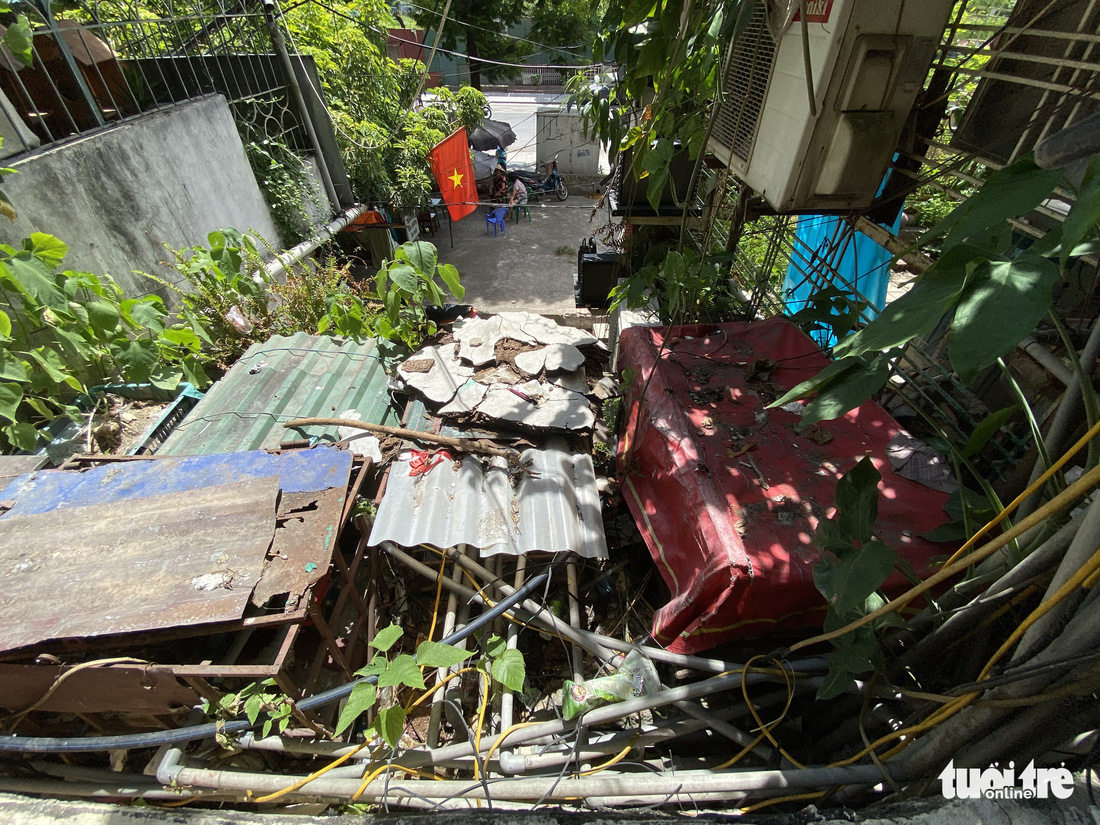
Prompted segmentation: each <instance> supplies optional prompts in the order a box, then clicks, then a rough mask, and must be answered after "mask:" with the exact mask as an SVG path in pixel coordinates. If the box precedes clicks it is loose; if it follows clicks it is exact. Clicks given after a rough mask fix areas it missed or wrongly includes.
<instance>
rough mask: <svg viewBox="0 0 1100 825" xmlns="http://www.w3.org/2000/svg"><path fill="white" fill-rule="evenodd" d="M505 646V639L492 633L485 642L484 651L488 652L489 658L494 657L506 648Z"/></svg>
mask: <svg viewBox="0 0 1100 825" xmlns="http://www.w3.org/2000/svg"><path fill="white" fill-rule="evenodd" d="M507 647H508V642H507V640H505V639H504V638H503V637H501V636H498V635H497V634H496V633H494V634H493V635H492V636H490V637H489V641H487V642H486V643H485V652H486V653H488V654H489V658H491V659H496V658H497V657H498V656H500V654H502V653H503V652H504V651H505V650H506V649H507Z"/></svg>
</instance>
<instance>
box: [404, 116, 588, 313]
mask: <svg viewBox="0 0 1100 825" xmlns="http://www.w3.org/2000/svg"><path fill="white" fill-rule="evenodd" d="M487 97H488V100H489V104H490V105H491V106H492V108H493V119H494V120H503V121H505V122H506V123H509V124H511V126H512V129H513V131H515V133H516V142H515V143H514V144H513V145H512V146H510V147H508V165H509V167H512V166H525V165H526V166H530V167H531V168H533V167H534V164H535V137H536V135H535V132H536V126H535V113H536V112H537V111H538V109H539V108H540V107H542V106H553V105H556V104H557V103H558V101H559V100H560V99H561V96H560V95H550V94H539V95H534V94H526V95H505V94H492V95H488V96H487ZM597 181H598V179H589V180H577V179H571V178H569V177H567V178H566V184H567V185H568V187H569V198H568V199H567V200H566V201H564V202H559V201H558V200H557V199H556V198H554V197H553V196H551V197H550V198H549V199H543V200H542V202H541V203H532V204H531V219H530V220H529V221H528V220H527V219H526V218H524V219H523V221H522V222H521V223H520V224H518V225H517V224H515V223H512V222H511V221H509V223H508V225H507V229H506V230H505V232H504V233H500V232H499V231H498V234H497V235H496V236H494V235H493V232H492V231H491V230H490V231H488V232H487V231H486V223H485V215H486V213H487V212H488V209H487V208H485V207H481V208H479V209H478V210H477V211H476V212H474V213H473V214H471V215H468V216H467V217H465V218H463V219H462V220H461V221H459V222H457V223H455V224H453V225H450V226H449V225H448V224H447V223H446V222H443V223H442V224H441V225H440V231H439V233H438V235H437V237H436V238H435V239H434V243H435V245H436V247H437V248H438V249H439V259H440V261H441V262H442V263H450V264H453V265H454V266H455V267H456V268H457V269H458V271H459V273H460V275H461V276H462V283H463V284H464V285H465V287H466V290H467V292H466V296H465V298H464V299H463V303H469V304H473V305H474V306H475V307H477V308H478V309H479V310H481V311H482V312H503V311H508V310H529V311H532V312H539V313H543V314H547V315H571V314H576V313H577V312H578V310H577V308H576V304H575V302H574V297H573V280H574V275H575V273H576V271H577V249H578V247H579V245H580V242H581V240H583V239H585V238H587V237H588V236H589V235H591V234H593V232H595V230H596V229H597V228H598V227H599V226H600V224H602V223H607V221H608V218H607V212H606V210H605V211H604V212H603V213H602V215H600V216H597V218H596V220H594V221H591V222H590V220H589V217H590V215H591V213H592V207H593V206H594V205H595V203H596V201H595V199H594V198H593V197H592V195H593V194H594V193H595V192H596V191H597V188H596V183H597ZM452 233H453V239H454V246H453V247H452V246H451V238H452ZM425 240H433V239H432V238H430V237H427V238H425ZM600 249H601V250H603V247H602V246H601V247H600ZM581 312H582V314H583V312H585V311H583V310H582V311H581Z"/></svg>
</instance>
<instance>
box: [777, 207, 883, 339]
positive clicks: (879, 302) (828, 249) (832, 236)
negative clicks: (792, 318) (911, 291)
mask: <svg viewBox="0 0 1100 825" xmlns="http://www.w3.org/2000/svg"><path fill="white" fill-rule="evenodd" d="M900 226H901V215H900V214H899V215H898V217H897V220H895V221H894V225H893V226H892V227H890V229H891V230H892V231H893V232H894V234H897V232H898V229H899V227H900ZM843 235H844V223H843V219H842V218H837V217H832V216H829V215H802V216H800V217H799V218H798V229H797V231H796V235H795V237H796V240H795V246H796V253H795V254H794V255H792V256H791V262H790V265H789V266H788V267H787V277H786V279H785V280H784V282H783V294H784V295H785V296H786V306H787V313H788V314H791V315H793V314H794V313H796V312H798V311H799V310H800V309H803V308H804V307H806V306H807V305H808V304H809V302H810V299H811V298H812V297H813V295H814V293H816V292H818V291H819V290H820V289H821V286H822V281H821V274H820V273H819V272H815V271H814V264H820V263H822V262H824V263H827V264H829V265H830V266H831V267H832V268H835V269H836V271H837V273H838V274H839V280H838V281H836V282H833V285H834V286H836V287H838V288H840V289H842V290H844V291H847V292H850V293H851V294H852V297H860V298H863V299H865V300H866V301H867V302H868V303H869V304H870V305H871V306H870V308H869V309H868V310H867V313H866V315H867V317H868V320H870V319H871V318H874V317H875V316H876V315H877V314H878V313H879V311H880V310H881V309H882V308H883V307H884V306H885V305H886V288H887V286H889V283H890V261H891V260H893V256H892V255H891V254H890V253H889V252H887V251H886V250H885V249H883V248H882V247H881V246H879V245H878V244H877V243H875V242H874V241H873V240H871V239H870V238H868V237H867V236H866V235H864V234H863V233H862V232H856V233H855V234H854V236H852V237H851V238H850V239H849V240H847V241H841V242H840V244H839V248H834V247H835V246H837V244H836V240H837V239H838V238H842V237H843Z"/></svg>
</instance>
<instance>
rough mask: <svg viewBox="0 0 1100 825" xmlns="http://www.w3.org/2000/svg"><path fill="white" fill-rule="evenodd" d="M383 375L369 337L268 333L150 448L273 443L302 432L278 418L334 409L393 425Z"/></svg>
mask: <svg viewBox="0 0 1100 825" xmlns="http://www.w3.org/2000/svg"><path fill="white" fill-rule="evenodd" d="M387 381H388V376H387V375H386V371H385V369H384V364H383V358H382V355H381V354H380V352H379V347H378V345H377V342H376V341H373V340H368V341H364V342H361V343H356V342H354V341H348V340H344V339H340V338H330V337H326V336H320V335H307V334H305V333H296V334H295V335H292V336H289V337H287V336H282V335H276V336H274V337H273V338H271V339H270V340H268V341H265V342H264V343H262V344H255V345H253V346H252V347H251V348H249V350H248V352H246V353H245V354H244V355H243V356H242V357H241V359H240V360H239V361H237V363H236V364H234V365H233V366H232V367H231V368H230V370H229V371H228V372H227V373H226V374H225V376H224V377H223V378H222V379H221V380H220V381H218V382H217V383H215V384H214V386H212V387H211V388H210V389H209V390H208V391H207V393H206V396H205V397H204V398H203V399H202V401H200V402H199V403H198V405H197V406H196V407H195V409H193V410H192V411H191V412H190V414H189V415H188V416H187V418H185V419H184V420H183V421H182V422H181V423H180V425H179V426H178V427H177V428H176V430H175V432H173V433H172V435H170V436H169V437H168V439H167V440H166V441H165V442H164V445H163V446H162V447H161V448H160V449H159V450H157V454H158V455H209V454H212V453H231V452H241V451H244V450H261V449H277V448H278V446H279V444H280V442H283V441H287V440H292V439H296V438H302V437H303V435H302V433H301V432H299V431H297V430H287V429H285V428H284V427H283V422H285V421H290V420H291V419H294V418H308V417H327V418H332V417H335V416H339V415H340V413H342V412H344V411H346V410H351V409H354V410H357V411H358V412H359V414H360V420H362V421H369V422H373V423H375V424H390V425H392V426H396V425H397V424H398V422H399V418H400V415H399V413H398V412H397V411H395V410H393V409H392V408H391V406H390V399H389V393H388V391H387ZM308 433H309V435H311V436H316V435H321V437H322V438H321V440H325V441H336V440H337V439H339V435H338V433H337V430H336V428H335V427H316V426H314V427H310V428H309V430H308Z"/></svg>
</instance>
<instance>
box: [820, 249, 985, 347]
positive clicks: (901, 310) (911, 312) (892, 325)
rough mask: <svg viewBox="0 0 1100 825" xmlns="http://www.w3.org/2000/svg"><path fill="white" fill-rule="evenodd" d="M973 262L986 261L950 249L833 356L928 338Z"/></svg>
mask: <svg viewBox="0 0 1100 825" xmlns="http://www.w3.org/2000/svg"><path fill="white" fill-rule="evenodd" d="M976 259H980V260H985V254H984V253H983V252H982V251H981V250H978V249H976V248H974V247H971V246H960V247H957V248H956V249H952V250H951V252H950V253H948V254H945V255H943V256H942V257H941V258H940V259H939V260H938V261H936V263H934V264H933V265H932V266H930V267H929V268H928V269H927V270H925V272H924V274H923V275H922V276H921V278H920V280H918V281H917V283H916V284H915V285H914V287H913V288H912V289H911V290H909V291H908V292H907V293H905V294H904V295H902V296H901V297H900V298H898V299H897V300H896V301H891V302H890V303H888V304H887V305H886V307H885V308H884V309H883V310H882V312H880V313H879V315H878V317H877V318H875V320H873V321H872V322H871V323H869V324H868V325H867V326H866V327H864V328H863V329H861V330H860V331H859V332H857V333H856V334H855V335H851V336H849V337H848V338H845V339H844V340H843V341H841V342H840V343H838V344H837V345H836V346H835V347H834V348H833V352H834V353H835V354H836V355H837V356H841V355H861V354H863V353H865V352H882V351H884V350H888V349H893V348H894V347H897V346H900V345H902V344H905V343H907V342H908V341H909V340H910V339H912V338H915V337H918V336H922V335H927V334H928V333H929V332H931V331H932V330H933V329H934V328H935V326H936V324H938V323H939V321H940V319H941V318H942V317H943V315H944V313H945V312H947V310H948V309H950V308H951V307H952V306H953V305H954V304H955V301H956V300H957V299H958V297H959V295H961V294H962V291H963V288H964V287H965V286H966V279H967V276H968V275H969V274H970V271H971V269H972V266H971V264H972V262H973V261H975V260H976Z"/></svg>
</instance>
